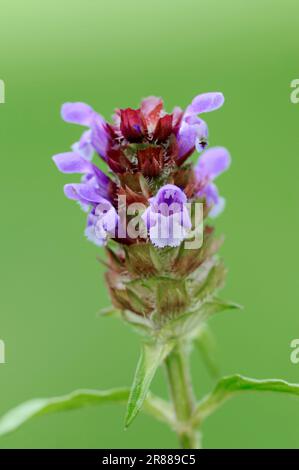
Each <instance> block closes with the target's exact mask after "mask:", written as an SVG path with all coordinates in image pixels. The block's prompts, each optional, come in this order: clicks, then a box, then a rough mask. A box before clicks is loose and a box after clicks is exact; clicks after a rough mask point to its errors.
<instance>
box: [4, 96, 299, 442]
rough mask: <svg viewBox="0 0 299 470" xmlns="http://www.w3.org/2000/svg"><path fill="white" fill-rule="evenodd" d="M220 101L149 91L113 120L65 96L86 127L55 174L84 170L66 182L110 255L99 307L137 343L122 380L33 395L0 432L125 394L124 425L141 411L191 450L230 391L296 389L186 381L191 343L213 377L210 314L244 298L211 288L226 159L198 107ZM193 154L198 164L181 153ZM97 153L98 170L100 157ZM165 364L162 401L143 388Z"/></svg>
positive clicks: (216, 284)
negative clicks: (183, 101)
mask: <svg viewBox="0 0 299 470" xmlns="http://www.w3.org/2000/svg"><path fill="white" fill-rule="evenodd" d="M223 103H224V98H223V95H222V94H221V93H205V94H201V95H198V96H197V97H195V98H194V100H193V101H192V103H191V104H190V105H189V106H187V108H186V109H185V111H183V110H182V109H180V108H178V107H176V108H174V110H173V111H172V113H170V114H168V113H167V112H166V111H165V110H164V106H163V102H162V100H161V99H160V98H156V97H149V98H147V99H144V100H143V101H142V102H141V105H140V108H138V109H132V108H127V109H117V110H116V111H115V114H114V116H113V122H112V123H109V122H107V121H106V120H105V119H104V118H103V117H102V116H101V115H99V114H98V113H96V112H95V111H94V110H93V109H92V108H91V107H90V106H88V105H86V104H84V103H66V104H64V105H63V107H62V118H63V119H64V120H65V121H67V122H70V123H74V124H79V125H81V126H83V127H84V128H85V129H84V132H83V134H82V136H81V137H80V139H79V140H78V142H76V143H75V144H73V145H72V151H70V152H66V153H60V154H57V155H55V156H54V157H53V160H54V162H55V164H56V166H57V167H58V169H59V170H60V171H61V172H62V173H74V174H75V173H78V174H81V180H80V181H79V182H76V183H73V184H67V185H65V187H64V192H65V195H66V197H67V198H69V199H72V200H74V201H77V202H78V203H79V205H80V207H81V208H82V210H83V211H85V212H86V219H87V220H86V228H85V235H86V237H87V239H88V240H89V241H91V242H93V243H95V245H97V246H100V247H102V248H101V249H103V250H105V251H106V254H107V261H105V266H106V267H107V268H108V269H107V271H106V275H105V276H106V282H107V287H108V289H109V292H110V296H111V301H112V307H108V308H106V309H104V310H103V311H102V312H101V313H102V316H105V315H106V316H109V315H115V316H117V317H119V318H121V319H122V320H123V321H125V322H126V323H127V324H129V325H130V326H132V328H133V329H134V330H135V331H136V332H137V333H138V334H140V337H141V340H142V352H141V356H140V359H139V361H138V364H137V368H136V373H135V377H134V379H133V384H132V386H131V387H130V388H119V389H114V390H108V391H99V390H78V391H75V392H73V393H71V394H69V395H65V396H62V397H55V398H49V399H38V400H32V401H29V402H27V403H25V404H23V405H20V406H19V407H17V408H15V409H14V410H12V411H10V412H9V413H7V415H5V416H4V417H3V418H2V420H0V434H5V433H8V432H10V431H13V430H14V429H16V428H18V427H19V426H20V425H21V424H22V423H24V422H25V421H27V420H28V419H30V418H31V417H33V416H37V415H41V414H46V413H50V412H54V411H61V410H66V409H73V408H78V407H81V406H86V405H87V404H90V405H96V404H101V403H106V402H127V412H126V417H125V426H126V427H128V426H129V425H130V424H131V423H132V421H133V419H134V418H135V417H136V416H137V414H138V412H139V411H140V410H143V411H145V412H146V413H149V414H151V415H152V416H153V417H154V418H156V419H159V420H161V421H163V422H165V423H167V424H168V425H169V426H170V427H171V428H172V429H173V430H174V431H175V432H176V433H177V435H178V438H179V441H180V444H181V446H182V447H184V448H194V449H195V448H200V445H201V443H200V432H199V428H200V426H201V425H202V423H203V421H204V420H205V419H206V418H207V417H208V416H209V415H210V414H211V413H212V412H214V411H215V410H216V409H217V408H218V407H219V406H220V405H221V404H222V403H223V402H224V401H225V400H226V399H227V398H229V397H231V396H234V395H235V394H237V393H239V392H242V391H249V390H255V391H276V392H283V393H289V394H295V395H299V385H296V384H289V383H287V382H285V381H283V380H275V379H274V380H255V379H249V378H246V377H242V376H240V375H233V376H230V377H224V378H222V379H220V380H219V382H218V383H217V384H216V386H215V388H214V390H212V391H211V393H209V394H208V395H207V396H205V397H203V398H202V399H201V400H200V401H197V399H196V397H195V393H194V390H193V387H192V380H191V375H190V369H189V358H190V352H191V350H192V346H193V345H196V346H197V347H198V349H199V350H200V351H201V352H202V357H203V360H204V361H205V363H206V365H207V366H208V368H209V370H210V372H211V373H212V375H213V377H214V378H215V377H216V376H217V375H218V371H217V366H216V364H215V361H214V357H213V348H212V342H211V333H210V331H209V329H208V326H207V322H208V320H209V318H210V317H211V316H212V315H214V314H216V313H219V312H222V311H224V310H227V309H239V308H240V306H239V305H238V304H236V303H233V302H228V301H224V300H221V299H220V298H219V297H218V291H219V290H220V289H221V287H223V285H224V281H225V277H226V269H225V267H224V265H223V263H222V261H221V260H220V259H219V256H218V250H219V247H220V245H221V243H222V239H216V238H215V236H214V228H213V226H212V220H213V218H214V217H216V216H217V215H219V214H220V212H221V211H222V210H223V209H224V206H225V201H224V198H223V197H222V196H220V195H219V192H218V189H217V186H216V184H215V182H214V181H215V179H216V178H217V177H218V176H219V175H220V174H221V173H222V172H224V171H225V170H227V169H228V168H229V165H230V155H229V153H228V151H227V150H226V149H225V148H223V147H214V148H208V149H207V148H206V147H207V146H208V127H207V124H206V123H205V121H204V120H203V119H202V117H201V114H203V113H206V112H210V111H214V110H216V109H218V108H220V107H221V106H222V104H223ZM194 152H197V154H198V155H197V163H195V164H193V163H192V161H191V160H190V158H189V157H190V156H191V155H192V154H193V153H194ZM100 160H102V168H104V170H102V169H100V168H99V166H98V165H97V163H98V162H100ZM198 207H199V208H200V211H199V212H198V210H197V209H198ZM136 213H138V214H137V216H136ZM198 214H200V217H198ZM194 239H197V242H198V241H199V242H198V243H192V240H194ZM190 240H191V243H190ZM161 365H164V366H165V370H166V376H167V381H168V385H169V391H170V401H169V402H168V401H165V400H163V399H161V398H159V397H157V396H155V395H153V394H152V393H151V392H150V386H151V382H152V379H153V377H154V375H155V373H156V370H157V369H158V367H159V366H161Z"/></svg>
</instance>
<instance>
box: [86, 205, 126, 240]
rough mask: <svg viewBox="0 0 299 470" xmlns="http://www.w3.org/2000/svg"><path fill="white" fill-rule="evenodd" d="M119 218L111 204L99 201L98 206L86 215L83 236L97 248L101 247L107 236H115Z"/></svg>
mask: <svg viewBox="0 0 299 470" xmlns="http://www.w3.org/2000/svg"><path fill="white" fill-rule="evenodd" d="M118 222H119V216H118V215H117V212H116V210H115V208H114V207H113V206H112V204H111V203H110V202H109V201H107V200H106V199H101V201H100V202H99V204H98V205H97V206H96V207H95V208H94V209H93V210H92V211H91V212H90V214H88V217H87V227H86V229H85V235H86V237H87V239H88V240H90V241H91V242H93V243H95V244H96V245H98V246H103V245H105V243H106V242H107V240H108V238H109V236H111V237H113V236H115V232H116V230H117V225H118Z"/></svg>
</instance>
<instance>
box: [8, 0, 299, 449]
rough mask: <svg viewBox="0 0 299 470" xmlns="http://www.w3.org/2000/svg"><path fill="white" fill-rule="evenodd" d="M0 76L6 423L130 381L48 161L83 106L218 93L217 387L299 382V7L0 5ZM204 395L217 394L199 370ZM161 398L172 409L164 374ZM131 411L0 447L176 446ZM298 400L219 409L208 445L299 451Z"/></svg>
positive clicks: (126, 336)
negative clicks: (247, 380) (222, 276)
mask: <svg viewBox="0 0 299 470" xmlns="http://www.w3.org/2000/svg"><path fill="white" fill-rule="evenodd" d="M0 14H1V29H0V50H1V69H0V78H1V79H3V80H4V81H5V83H6V103H5V104H1V105H0V133H1V139H0V152H1V172H2V177H1V186H0V188H1V203H0V204H1V221H2V222H1V265H0V266H1V267H0V276H1V298H0V309H1V314H0V338H2V339H3V340H4V341H5V344H6V361H7V363H6V364H5V365H0V383H1V400H0V413H1V414H2V413H3V412H5V411H6V410H7V409H8V408H10V407H12V406H14V405H16V404H18V403H19V402H22V401H24V400H26V399H29V398H32V397H39V396H52V395H58V394H64V393H67V392H69V391H71V390H73V389H76V388H78V387H80V388H82V387H87V388H93V387H99V388H109V387H112V386H119V385H128V384H130V382H131V380H132V376H133V372H134V368H135V365H136V361H137V357H138V353H139V339H138V337H137V336H135V334H134V333H133V332H131V331H130V330H129V328H128V327H126V326H125V325H123V324H121V323H119V322H118V321H117V320H113V319H108V318H107V319H99V318H97V317H96V313H97V311H98V310H99V309H100V308H101V307H104V306H106V305H109V299H108V295H107V292H106V288H105V286H104V283H103V269H102V268H101V266H99V264H98V263H97V261H96V255H97V253H98V249H97V248H96V247H95V246H93V245H92V244H90V243H88V242H87V241H86V240H85V239H84V236H83V229H84V225H85V216H84V214H83V213H82V212H80V210H79V209H78V207H77V205H76V204H74V203H72V202H71V201H69V200H67V199H66V198H65V197H64V195H63V192H62V187H63V184H64V183H66V182H71V181H74V180H76V177H75V179H74V177H73V178H72V177H71V176H70V177H69V178H68V177H66V175H61V174H59V173H58V171H57V170H56V168H55V167H54V165H53V162H52V161H51V155H53V154H55V153H58V152H62V151H67V150H68V148H69V146H70V144H71V143H73V142H74V141H76V140H77V139H78V137H79V135H80V134H81V128H79V127H76V126H72V125H68V124H66V123H64V122H63V121H62V120H61V119H60V115H59V110H60V106H61V104H62V103H63V102H65V101H77V100H78V101H85V102H87V103H89V104H91V105H92V106H94V107H95V108H96V109H97V110H98V111H99V112H101V113H102V114H103V115H104V116H105V117H106V118H109V117H110V115H111V114H112V111H113V109H114V108H115V107H126V106H133V107H134V106H137V105H138V102H139V100H140V98H142V97H145V96H147V95H151V94H155V95H158V96H163V98H164V99H165V103H166V107H167V109H168V110H171V109H172V107H173V106H174V105H176V104H178V105H180V106H186V105H187V104H188V103H189V102H190V100H191V99H192V98H193V97H194V96H195V95H196V94H198V93H200V92H206V91H218V90H219V91H222V92H223V93H224V95H225V97H226V103H225V106H224V107H223V108H222V109H221V110H219V111H217V112H214V113H211V114H209V115H206V116H205V118H206V121H207V122H208V124H209V128H210V143H211V144H212V145H223V146H226V147H228V148H229V150H230V151H231V154H232V158H233V165H232V168H231V170H230V171H229V172H228V173H227V174H225V175H223V176H222V177H221V178H220V179H219V181H218V183H219V186H220V189H221V192H222V194H223V195H225V197H226V198H227V209H226V211H225V212H224V213H223V215H222V216H221V217H220V218H219V219H218V220H217V223H216V224H217V230H218V232H219V233H221V232H223V233H225V235H226V242H225V245H224V247H223V249H222V254H223V257H224V258H225V261H226V264H227V266H228V268H229V277H228V282H227V287H226V288H225V290H224V292H223V294H222V296H223V297H224V298H228V299H232V300H235V301H237V302H240V303H242V304H243V305H245V310H244V311H243V312H241V313H234V312H227V313H225V314H222V315H219V316H218V317H216V318H215V319H213V321H212V322H211V326H212V328H213V331H214V332H215V334H216V337H217V341H218V358H219V360H220V363H221V369H222V372H223V373H224V374H230V373H235V372H239V373H243V374H246V375H249V376H253V377H257V378H270V377H280V378H285V379H287V380H289V381H294V382H299V364H298V365H293V364H292V363H291V362H290V358H289V356H290V352H291V349H290V342H291V340H292V339H294V338H297V337H299V311H298V304H299V285H298V261H299V256H298V247H297V244H298V235H299V194H298V192H299V191H298V173H299V158H298V145H299V142H298V140H299V132H298V130H299V104H298V105H295V104H291V102H290V91H291V89H290V82H291V80H293V79H295V78H299V63H298V26H299V4H298V2H297V1H296V0H284V1H282V0H280V1H277V0H251V1H242V0H239V1H236V0H235V1H233V0H226V1H223V0H200V1H195V0H184V1H179V0H163V1H161V0H151V1H150V2H145V1H140V0H139V1H137V0H116V1H114V2H106V1H105V2H104V1H102V0H84V1H83V0H80V1H79V0H65V1H64V2H61V1H60V0H51V1H49V0H48V1H44V2H40V1H38V0H27V1H26V2H21V1H20V0H19V1H17V0H2V2H1V13H0ZM192 367H193V374H194V378H195V379H194V380H195V385H196V389H197V391H198V395H201V394H203V393H204V392H206V391H207V390H209V389H210V388H211V386H212V385H213V383H212V381H211V379H210V378H209V377H208V375H207V373H206V371H205V370H204V368H203V366H202V364H201V362H200V357H199V356H198V355H197V354H196V352H194V354H193V356H192ZM154 389H155V391H156V392H158V393H161V394H163V395H166V387H165V384H164V375H163V373H162V371H161V372H160V373H159V374H158V376H157V378H156V380H155V383H154ZM123 416H124V408H123V407H121V406H119V405H115V406H112V405H111V406H110V407H109V406H105V407H99V408H93V409H85V410H80V411H75V412H69V413H62V414H58V415H53V416H49V417H43V418H39V419H36V420H33V421H32V422H30V423H28V424H27V425H26V426H24V427H23V428H22V429H21V430H19V431H18V432H16V433H15V434H12V435H10V436H8V437H5V438H2V439H1V440H0V446H1V447H3V448H13V447H22V448H27V447H29V448H32V447H35V448H37V447H38V448H39V447H46V448H48V447H49V448H65V447H70V448H76V447H83V448H91V447H100V448H116V447H121V448H127V447H128V448H137V447H143V448H163V447H174V446H176V445H177V441H176V437H175V436H174V435H172V434H171V432H170V431H169V430H168V429H167V428H166V427H165V426H164V425H163V424H159V423H156V422H154V421H153V420H152V419H151V418H148V417H145V416H141V415H140V416H139V417H138V419H136V421H135V422H134V424H133V425H132V427H131V428H130V429H129V430H128V431H126V432H124V431H123ZM298 426H299V400H298V399H296V398H292V397H288V396H282V395H279V396H274V395H269V394H265V395H263V394H261V395H245V396H244V395H243V396H241V397H238V398H236V399H234V400H233V401H230V402H228V403H227V404H226V405H225V406H223V408H221V409H220V410H219V411H217V413H216V414H215V415H213V416H212V417H211V418H210V419H209V420H208V421H207V423H206V424H205V425H204V429H203V431H204V437H203V443H204V446H205V447H208V448H217V447H220V448H239V447H241V448H264V447H270V448H276V447H279V448H281V447H284V448H285V447H286V448H287V447H295V448H298V447H299V433H298Z"/></svg>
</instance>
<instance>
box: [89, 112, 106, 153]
mask: <svg viewBox="0 0 299 470" xmlns="http://www.w3.org/2000/svg"><path fill="white" fill-rule="evenodd" d="M91 143H92V145H93V147H94V149H95V150H96V152H97V153H98V154H99V155H100V156H101V157H102V158H103V159H106V157H107V148H108V145H109V134H108V131H107V128H106V122H105V120H104V119H103V118H102V117H101V116H98V117H97V119H96V120H95V122H94V123H93V125H92V128H91Z"/></svg>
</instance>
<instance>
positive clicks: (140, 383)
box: [125, 343, 173, 428]
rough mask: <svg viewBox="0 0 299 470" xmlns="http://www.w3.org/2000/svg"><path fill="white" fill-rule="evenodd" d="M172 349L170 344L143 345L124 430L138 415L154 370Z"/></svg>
mask: <svg viewBox="0 0 299 470" xmlns="http://www.w3.org/2000/svg"><path fill="white" fill-rule="evenodd" d="M172 347H173V345H172V344H171V343H144V345H143V349H142V352H141V356H140V358H139V361H138V364H137V368H136V372H135V376H134V380H133V384H132V388H131V392H130V397H129V401H128V405H127V412H126V417H125V427H126V428H127V427H128V426H129V425H130V424H131V423H132V421H133V419H134V418H135V417H136V416H137V414H138V413H139V411H140V409H141V407H142V405H143V402H144V400H145V399H146V397H147V394H148V391H149V388H150V385H151V382H152V380H153V378H154V375H155V373H156V370H157V369H158V367H159V366H160V364H161V363H162V362H163V360H164V359H165V357H166V356H167V355H168V354H169V352H170V351H171V349H172Z"/></svg>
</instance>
